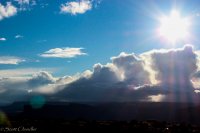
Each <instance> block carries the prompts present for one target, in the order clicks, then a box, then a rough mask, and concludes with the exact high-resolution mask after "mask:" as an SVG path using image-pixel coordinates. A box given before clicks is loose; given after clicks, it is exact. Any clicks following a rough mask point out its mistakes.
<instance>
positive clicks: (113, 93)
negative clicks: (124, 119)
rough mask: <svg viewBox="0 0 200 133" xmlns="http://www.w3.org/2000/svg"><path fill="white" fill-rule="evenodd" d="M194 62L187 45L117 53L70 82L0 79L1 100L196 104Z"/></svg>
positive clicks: (46, 77)
mask: <svg viewBox="0 0 200 133" xmlns="http://www.w3.org/2000/svg"><path fill="white" fill-rule="evenodd" d="M62 50H63V49H61V51H62ZM56 51H57V50H56ZM58 51H59V50H58ZM198 62H199V55H198V54H197V52H196V51H195V50H194V48H193V46H191V45H185V46H184V47H183V48H177V49H158V50H151V51H147V52H144V53H141V54H139V55H136V54H134V53H132V54H127V53H124V52H122V53H121V54H119V55H118V56H115V57H111V61H110V62H108V63H107V64H105V65H103V64H100V63H97V64H95V65H94V66H93V68H92V70H86V71H84V72H83V73H80V74H75V75H73V76H65V77H60V78H55V77H53V76H52V75H51V74H50V73H48V72H40V73H37V74H33V75H32V76H29V77H22V78H19V77H17V78H15V77H13V78H9V76H8V78H2V79H0V97H1V95H3V96H2V97H3V99H7V100H8V101H14V98H15V99H16V98H18V99H28V97H29V98H30V97H31V96H33V95H43V96H44V97H45V98H46V100H47V101H52V100H53V101H63V100H64V101H76V102H80V101H81V102H83V101H98V102H108V101H109V102H111V101H115V102H116V101H120V102H123V101H124V102H131V101H153V102H160V101H165V102H194V103H199V101H200V95H199V91H200V88H197V87H196V86H195V84H199V78H200V76H199V69H198V68H199V66H198V65H199V63H198ZM0 75H1V71H0ZM152 77H154V80H155V81H156V82H152V81H153V80H151V78H152ZM13 86H15V90H14V91H13V90H12V89H11V88H13ZM9 88H10V89H9ZM8 90H10V91H11V90H12V97H13V100H12V99H8V97H6V95H9V96H10V95H11V94H10V93H9V91H8ZM22 94H23V95H22ZM9 98H10V97H9Z"/></svg>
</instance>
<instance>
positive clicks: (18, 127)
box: [0, 119, 200, 133]
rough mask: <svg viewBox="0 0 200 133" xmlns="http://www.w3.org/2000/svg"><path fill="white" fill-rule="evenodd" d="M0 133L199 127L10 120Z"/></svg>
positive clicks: (151, 132)
mask: <svg viewBox="0 0 200 133" xmlns="http://www.w3.org/2000/svg"><path fill="white" fill-rule="evenodd" d="M9 124H10V125H9V126H8V125H7V126H5V125H4V126H1V128H0V132H40V133H46V132H53V133H104V132H111V133H141V132H142V133H199V132H200V126H197V125H191V124H186V123H167V122H159V121H155V120H154V121H153V120H151V121H150V120H149V121H135V120H133V121H86V120H73V121H72V120H71V121H69V120H50V119H49V120H48V119H47V120H35V119H23V120H12V121H10V123H9Z"/></svg>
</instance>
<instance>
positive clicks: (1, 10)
mask: <svg viewBox="0 0 200 133" xmlns="http://www.w3.org/2000/svg"><path fill="white" fill-rule="evenodd" d="M16 14H17V7H15V6H14V5H12V3H11V2H7V3H6V5H2V4H1V3H0V20H2V19H4V18H8V17H11V16H14V15H16Z"/></svg>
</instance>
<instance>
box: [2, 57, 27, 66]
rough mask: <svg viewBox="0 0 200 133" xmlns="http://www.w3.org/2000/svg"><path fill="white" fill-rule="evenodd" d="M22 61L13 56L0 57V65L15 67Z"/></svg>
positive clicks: (22, 60)
mask: <svg viewBox="0 0 200 133" xmlns="http://www.w3.org/2000/svg"><path fill="white" fill-rule="evenodd" d="M24 61H25V60H24V59H21V58H19V57H15V56H0V64H10V65H17V64H19V63H21V62H24Z"/></svg>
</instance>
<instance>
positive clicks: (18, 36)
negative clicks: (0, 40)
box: [15, 35, 24, 39]
mask: <svg viewBox="0 0 200 133" xmlns="http://www.w3.org/2000/svg"><path fill="white" fill-rule="evenodd" d="M23 37H24V36H22V35H16V36H15V38H16V39H20V38H23Z"/></svg>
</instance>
